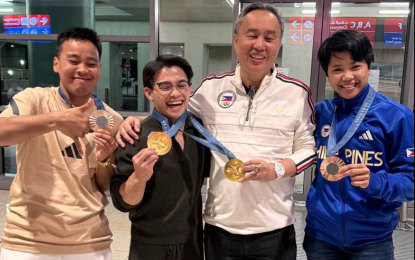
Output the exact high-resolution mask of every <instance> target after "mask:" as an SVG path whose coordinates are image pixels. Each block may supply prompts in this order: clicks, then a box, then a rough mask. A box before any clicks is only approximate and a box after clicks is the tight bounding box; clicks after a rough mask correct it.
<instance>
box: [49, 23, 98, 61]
mask: <svg viewBox="0 0 415 260" xmlns="http://www.w3.org/2000/svg"><path fill="white" fill-rule="evenodd" d="M69 40H76V41H89V42H91V43H92V44H93V45H95V47H96V48H97V50H98V53H99V59H100V60H101V55H102V43H101V39H100V38H99V36H98V34H97V32H96V31H94V30H92V29H89V28H82V27H72V28H68V29H66V30H64V31H62V32H61V33H60V34H59V35H58V39H57V48H56V54H57V57H58V58H59V56H60V54H61V52H62V45H63V44H64V43H65V42H66V41H69Z"/></svg>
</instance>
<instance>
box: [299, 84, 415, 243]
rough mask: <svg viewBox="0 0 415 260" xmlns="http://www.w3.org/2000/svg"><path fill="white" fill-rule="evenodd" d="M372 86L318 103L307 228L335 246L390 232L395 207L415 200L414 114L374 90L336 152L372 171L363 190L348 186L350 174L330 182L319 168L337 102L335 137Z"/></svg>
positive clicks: (394, 222)
mask: <svg viewBox="0 0 415 260" xmlns="http://www.w3.org/2000/svg"><path fill="white" fill-rule="evenodd" d="M369 88H370V86H369V85H368V86H366V88H365V89H364V90H363V91H362V92H361V93H360V94H359V95H358V96H357V97H355V98H354V99H352V100H345V99H341V98H339V96H338V95H336V96H335V98H334V99H333V100H325V101H323V102H320V103H318V104H317V105H316V113H317V133H316V135H317V149H318V161H317V170H316V172H315V179H314V181H313V184H312V187H311V189H310V192H309V194H308V198H307V209H308V216H307V227H306V233H307V234H308V235H310V236H311V237H314V238H316V239H318V240H321V241H324V242H327V243H330V244H333V245H337V246H339V247H361V246H366V245H370V244H375V243H378V242H383V241H386V240H388V239H390V238H391V237H392V234H393V231H394V230H395V229H396V227H397V224H398V216H397V215H398V214H397V209H398V208H400V207H401V206H402V203H403V202H409V201H413V200H414V154H413V151H414V149H413V148H414V114H413V113H412V111H410V110H409V109H408V108H406V107H405V106H403V105H400V104H398V103H396V102H394V101H392V100H391V99H389V98H387V97H385V96H383V95H381V94H379V93H377V94H376V98H375V100H374V102H373V105H372V106H371V108H370V110H369V112H368V114H367V116H366V117H365V119H364V121H363V123H362V124H361V125H360V127H359V129H358V130H357V132H356V134H355V135H354V137H353V138H352V139H351V140H350V141H349V142H348V143H347V144H346V145H345V146H344V147H343V148H342V149H341V150H340V151H339V152H338V154H337V155H336V156H338V157H340V158H342V159H343V160H344V161H345V163H346V164H362V163H363V164H365V165H366V166H367V167H368V168H369V169H370V171H371V181H370V185H369V187H368V188H367V189H361V188H359V187H354V186H352V185H351V180H350V177H347V178H344V179H343V180H341V181H339V182H329V181H327V180H326V179H324V178H323V176H322V175H321V173H320V165H321V163H322V162H323V160H324V159H325V158H326V154H327V144H328V140H329V137H328V130H329V129H330V127H331V124H332V121H333V116H334V113H335V112H334V111H335V107H334V106H337V111H336V116H337V118H338V124H337V138H338V141H339V140H341V138H343V136H344V135H345V133H346V132H347V130H348V128H349V126H350V125H351V123H352V122H353V120H354V119H355V117H356V115H357V113H358V111H359V109H360V107H361V105H362V103H363V101H364V100H365V98H366V96H367V93H368V92H369Z"/></svg>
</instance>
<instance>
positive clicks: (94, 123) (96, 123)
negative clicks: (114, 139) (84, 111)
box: [89, 110, 114, 132]
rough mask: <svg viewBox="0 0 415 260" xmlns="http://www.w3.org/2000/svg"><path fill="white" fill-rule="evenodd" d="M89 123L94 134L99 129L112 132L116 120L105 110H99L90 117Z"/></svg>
mask: <svg viewBox="0 0 415 260" xmlns="http://www.w3.org/2000/svg"><path fill="white" fill-rule="evenodd" d="M89 123H90V125H91V129H92V130H94V132H96V131H98V130H99V129H104V130H107V131H108V132H111V130H112V128H113V127H114V118H113V117H112V115H111V114H110V113H108V112H107V111H105V110H97V111H95V112H93V113H92V114H91V116H90V117H89Z"/></svg>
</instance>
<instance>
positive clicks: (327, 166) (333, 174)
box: [320, 156, 346, 182]
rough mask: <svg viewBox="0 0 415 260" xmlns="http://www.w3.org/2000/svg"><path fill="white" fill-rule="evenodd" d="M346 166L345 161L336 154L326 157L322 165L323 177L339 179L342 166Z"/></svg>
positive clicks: (333, 179)
mask: <svg viewBox="0 0 415 260" xmlns="http://www.w3.org/2000/svg"><path fill="white" fill-rule="evenodd" d="M344 166H346V164H345V163H344V161H343V160H342V159H340V158H338V157H336V156H332V157H328V158H326V159H325V160H324V161H323V162H322V163H321V166H320V171H321V174H322V175H323V177H324V178H325V179H326V180H328V181H333V182H334V181H338V180H339V176H338V173H339V171H340V169H341V168H343V167H344Z"/></svg>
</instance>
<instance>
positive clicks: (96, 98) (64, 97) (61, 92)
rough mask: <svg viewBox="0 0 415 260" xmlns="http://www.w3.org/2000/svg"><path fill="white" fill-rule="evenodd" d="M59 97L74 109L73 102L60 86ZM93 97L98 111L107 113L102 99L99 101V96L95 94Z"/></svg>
mask: <svg viewBox="0 0 415 260" xmlns="http://www.w3.org/2000/svg"><path fill="white" fill-rule="evenodd" d="M59 95H60V96H61V98H62V99H63V100H64V101H65V102H66V103H67V104H68V105H69V106H70V107H74V105H72V103H71V101H70V100H69V98H68V97H67V96H66V94H65V92H63V90H62V88H61V87H60V86H59ZM92 97H93V98H94V101H95V105H96V106H97V110H104V111H106V109H105V106H104V103H103V102H102V101H101V99H99V97H98V96H97V95H95V94H94V93H92Z"/></svg>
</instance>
